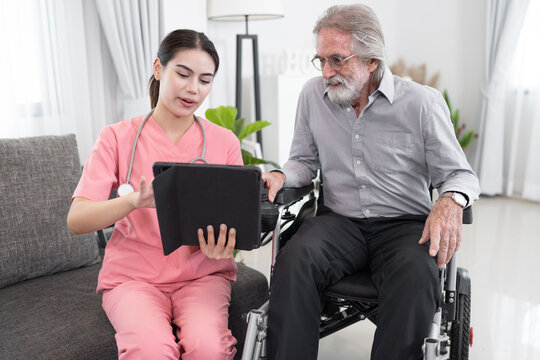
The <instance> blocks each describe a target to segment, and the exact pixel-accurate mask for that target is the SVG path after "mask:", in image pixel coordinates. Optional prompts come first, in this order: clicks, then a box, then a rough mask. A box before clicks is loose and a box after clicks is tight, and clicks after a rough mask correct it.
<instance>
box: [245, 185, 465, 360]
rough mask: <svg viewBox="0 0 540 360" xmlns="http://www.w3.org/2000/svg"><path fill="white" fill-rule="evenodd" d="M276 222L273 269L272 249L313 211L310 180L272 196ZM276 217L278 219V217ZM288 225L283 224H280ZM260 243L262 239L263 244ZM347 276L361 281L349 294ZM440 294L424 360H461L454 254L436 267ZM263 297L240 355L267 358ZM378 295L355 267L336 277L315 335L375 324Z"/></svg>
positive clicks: (460, 274) (459, 273)
mask: <svg viewBox="0 0 540 360" xmlns="http://www.w3.org/2000/svg"><path fill="white" fill-rule="evenodd" d="M306 196H308V199H307V201H305V203H304V204H303V206H302V207H301V209H300V210H299V211H298V214H297V215H293V214H291V213H290V211H289V209H290V207H291V206H292V205H294V204H296V203H297V202H299V201H301V200H302V199H304V198H305V197H306ZM275 203H276V204H277V205H278V207H277V208H278V213H279V217H278V221H277V224H276V228H275V229H274V231H273V232H272V238H271V240H272V262H271V274H272V273H273V269H274V264H275V260H276V256H277V252H278V251H279V249H280V245H281V244H280V243H281V241H282V240H283V239H285V240H288V238H290V236H292V234H291V233H292V232H295V231H296V229H297V228H298V227H299V226H300V223H301V221H303V219H304V218H306V217H309V216H314V215H315V211H316V197H315V193H314V186H313V184H311V185H309V186H305V187H302V188H287V189H282V190H281V191H280V192H279V193H278V195H277V196H276V200H275ZM280 220H282V221H280ZM471 223H472V209H471V208H470V207H469V208H466V209H464V214H463V224H471ZM287 225H289V226H288V227H286V228H285V226H287ZM264 243H266V242H264V241H263V244H264ZM347 281H352V282H355V281H356V282H358V281H360V282H362V283H365V284H367V285H368V286H366V292H365V294H364V293H363V294H362V295H361V296H359V295H356V296H351V295H350V294H346V292H344V291H342V289H343V288H347ZM440 283H441V290H442V293H441V298H440V304H439V307H438V309H437V311H436V313H435V315H434V316H433V321H432V324H431V326H430V329H429V333H428V334H427V337H426V338H425V339H424V345H423V346H422V349H423V353H424V360H444V359H450V360H467V359H468V358H469V346H470V345H472V328H471V327H470V299H471V281H470V277H469V273H468V271H467V270H466V269H463V268H458V267H457V253H456V254H454V256H453V257H452V259H451V260H450V262H449V263H448V264H447V265H446V266H445V267H444V268H443V269H441V271H440ZM268 305H269V304H268V301H267V302H266V303H265V304H263V305H262V306H261V307H260V308H258V309H254V310H252V311H250V312H249V314H248V316H247V331H246V338H245V342H244V348H243V353H242V360H262V359H266V358H267V348H266V339H267V323H268ZM377 308H378V300H377V293H376V289H375V286H374V285H373V283H372V282H371V278H370V276H369V273H368V272H367V271H366V272H359V273H356V274H353V275H350V276H348V277H346V278H345V279H343V280H340V281H339V282H338V283H337V284H334V285H331V286H329V287H328V288H327V289H326V290H325V294H324V298H323V311H322V313H321V325H320V329H319V334H320V338H323V337H325V336H328V335H330V334H333V333H335V332H337V331H339V330H341V329H343V328H345V327H347V326H349V325H352V324H354V323H356V322H358V321H360V320H365V319H366V318H367V319H370V320H371V321H372V322H373V323H374V324H376V323H377Z"/></svg>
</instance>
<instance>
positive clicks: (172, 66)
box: [154, 49, 216, 117]
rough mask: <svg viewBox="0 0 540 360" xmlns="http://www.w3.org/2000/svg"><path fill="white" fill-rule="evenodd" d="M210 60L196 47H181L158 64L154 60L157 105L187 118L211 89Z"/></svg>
mask: <svg viewBox="0 0 540 360" xmlns="http://www.w3.org/2000/svg"><path fill="white" fill-rule="evenodd" d="M215 67H216V66H215V64H214V60H213V59H212V57H211V56H210V55H208V53H206V52H205V51H202V50H199V49H181V50H179V51H178V52H177V53H176V56H175V57H174V58H172V59H171V60H169V62H168V63H167V66H162V65H161V62H160V60H159V58H157V59H156V60H155V61H154V76H155V77H156V79H158V80H159V98H158V104H157V106H158V107H159V106H164V107H166V108H167V109H168V110H169V111H170V112H171V113H173V114H174V115H175V116H177V117H188V116H191V115H193V113H194V112H195V110H197V109H198V108H199V106H201V104H202V103H203V101H204V99H206V97H207V96H208V93H209V92H210V90H211V89H212V82H213V80H214V72H215Z"/></svg>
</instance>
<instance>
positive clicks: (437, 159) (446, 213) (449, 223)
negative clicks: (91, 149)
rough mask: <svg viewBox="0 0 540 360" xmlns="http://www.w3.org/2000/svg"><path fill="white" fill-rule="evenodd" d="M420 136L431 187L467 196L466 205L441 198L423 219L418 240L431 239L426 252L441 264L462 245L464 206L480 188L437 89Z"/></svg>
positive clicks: (474, 198) (439, 190)
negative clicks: (424, 220) (422, 138)
mask: <svg viewBox="0 0 540 360" xmlns="http://www.w3.org/2000/svg"><path fill="white" fill-rule="evenodd" d="M423 135H424V141H425V147H426V161H427V164H428V170H429V174H430V176H431V179H432V183H433V186H434V187H435V188H436V189H437V190H438V192H439V194H443V193H446V192H458V193H461V194H462V195H463V196H464V197H465V199H466V204H463V203H462V204H458V203H457V202H456V201H454V200H453V199H452V198H448V197H442V198H441V197H440V198H439V199H438V200H437V201H436V202H435V204H434V205H433V207H432V209H431V212H430V213H429V216H428V218H427V220H426V225H425V227H424V231H423V233H422V237H421V238H420V243H421V244H424V243H426V242H427V241H428V240H430V248H429V253H430V255H431V256H435V255H437V254H438V258H437V264H438V266H439V267H443V266H444V265H445V264H447V263H448V262H449V261H450V259H451V258H452V255H453V254H454V253H455V252H456V251H457V250H458V249H459V246H460V244H461V232H462V218H463V205H464V206H469V205H471V204H472V203H473V202H474V201H475V200H476V199H478V195H479V192H480V188H479V183H478V178H477V176H476V174H475V173H474V172H473V170H472V169H471V167H470V165H469V163H468V161H467V158H466V157H465V154H464V153H463V150H462V149H461V146H460V145H459V142H458V141H457V139H456V136H455V133H454V129H453V126H452V122H451V120H450V113H449V111H448V107H447V106H446V103H445V102H444V99H443V97H442V95H441V94H440V93H439V92H436V93H435V99H433V101H432V104H431V108H430V109H429V112H428V113H427V116H426V118H425V119H424V122H423Z"/></svg>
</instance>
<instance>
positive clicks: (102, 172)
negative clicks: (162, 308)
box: [73, 116, 242, 292]
mask: <svg viewBox="0 0 540 360" xmlns="http://www.w3.org/2000/svg"><path fill="white" fill-rule="evenodd" d="M143 119H144V116H140V117H136V118H133V119H131V120H126V121H122V122H119V123H116V124H113V125H109V126H107V127H105V128H104V129H103V130H102V131H101V133H100V135H99V138H98V140H97V141H96V143H95V145H94V148H93V149H92V152H91V153H90V155H89V157H88V160H87V161H86V164H85V166H84V170H83V174H82V176H81V179H80V180H79V184H78V185H77V188H76V189H75V192H74V194H73V197H74V198H75V197H83V198H86V199H89V200H94V201H104V200H107V199H108V198H109V195H110V192H111V189H113V188H117V187H118V186H119V185H120V184H123V183H125V182H126V177H127V173H128V168H129V159H130V156H131V149H132V146H133V141H134V140H135V135H136V134H137V130H138V128H139V125H140V124H141V122H142V120H143ZM199 119H200V120H201V123H202V125H203V126H204V129H205V130H206V139H207V143H206V154H205V157H206V159H207V160H208V161H209V162H210V163H211V164H222V165H223V164H226V165H242V154H241V151H240V143H239V141H238V139H237V138H236V136H235V135H234V134H233V132H231V131H230V130H227V129H224V128H222V127H220V126H218V125H215V124H213V123H212V122H210V121H208V120H206V119H203V118H199ZM202 146H203V134H202V131H201V128H200V127H199V125H198V124H197V122H194V123H193V125H192V126H191V127H190V128H189V129H188V130H187V131H186V133H185V134H184V136H182V138H181V139H180V141H179V142H178V144H176V145H175V144H174V143H173V142H172V141H171V140H170V139H169V137H168V136H167V134H166V133H165V131H164V130H163V129H162V128H161V127H160V126H159V125H158V124H157V123H156V122H155V120H154V119H153V117H152V116H150V118H149V119H148V121H147V122H146V124H145V125H144V127H143V130H142V132H141V135H140V137H139V141H138V143H137V149H136V151H135V158H134V160H133V170H132V173H131V180H130V183H131V185H133V187H134V188H135V191H138V189H139V180H140V178H141V176H143V175H144V177H145V178H146V181H147V183H149V182H150V180H151V179H153V178H154V175H153V172H152V165H153V164H154V162H156V161H166V162H190V161H191V160H192V159H193V158H195V157H198V156H200V155H201V152H202ZM186 191H189V189H186ZM209 274H218V275H220V276H223V277H224V278H227V279H230V280H236V264H235V262H234V259H232V258H231V259H226V260H214V259H209V258H207V257H206V255H204V254H203V253H201V251H200V249H199V247H198V246H181V247H180V248H178V249H177V250H176V251H175V252H173V253H172V254H170V255H168V256H164V255H163V247H162V245H161V238H160V234H159V226H158V221H157V214H156V209H149V208H143V209H136V210H134V211H132V212H131V213H129V214H128V215H127V216H126V217H125V218H123V219H122V220H120V221H118V222H117V223H116V224H115V227H114V232H113V234H112V237H111V239H110V240H109V242H108V243H107V247H106V249H105V257H104V259H103V264H102V267H101V271H100V273H99V278H98V286H97V292H99V291H102V290H104V289H112V288H114V287H116V286H117V285H120V284H122V283H125V282H127V281H131V280H136V281H143V282H146V283H149V284H153V285H155V286H156V287H158V288H159V289H160V290H162V291H165V292H170V291H173V290H175V289H178V288H180V287H182V286H183V284H184V283H185V282H189V281H191V280H194V279H198V278H201V277H203V276H206V275H209Z"/></svg>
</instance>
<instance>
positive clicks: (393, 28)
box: [164, 0, 486, 128]
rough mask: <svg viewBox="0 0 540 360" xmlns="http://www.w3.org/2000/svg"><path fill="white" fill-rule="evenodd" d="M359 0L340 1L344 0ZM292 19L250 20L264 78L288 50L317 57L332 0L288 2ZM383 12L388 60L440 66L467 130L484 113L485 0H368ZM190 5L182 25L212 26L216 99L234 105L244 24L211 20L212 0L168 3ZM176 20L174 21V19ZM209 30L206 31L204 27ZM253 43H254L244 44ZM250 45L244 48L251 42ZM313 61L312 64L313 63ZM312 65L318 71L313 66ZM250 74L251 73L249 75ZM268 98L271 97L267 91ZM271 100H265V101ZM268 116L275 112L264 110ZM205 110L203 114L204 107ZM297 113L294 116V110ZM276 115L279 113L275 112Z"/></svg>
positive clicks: (167, 2)
mask: <svg viewBox="0 0 540 360" xmlns="http://www.w3.org/2000/svg"><path fill="white" fill-rule="evenodd" d="M355 2H358V1H347V0H341V1H340V3H355ZM283 3H284V13H285V17H284V18H281V19H277V20H264V21H254V22H250V25H249V32H250V33H253V34H257V35H258V37H259V55H260V68H261V70H260V71H261V75H262V76H263V77H265V76H269V75H272V74H275V73H276V72H279V71H280V68H281V69H283V67H284V66H285V64H284V63H283V60H284V52H285V51H289V52H295V51H296V52H297V53H299V54H308V55H313V54H314V53H315V47H314V37H313V34H312V29H313V25H314V23H315V21H316V19H317V18H318V17H319V16H320V15H321V14H322V13H323V12H324V10H325V9H326V8H327V7H329V6H331V5H334V4H335V3H336V2H335V1H332V0H295V1H286V0H284V1H283ZM363 3H365V4H366V5H368V6H370V7H371V8H373V10H374V11H375V12H376V13H377V15H378V17H379V19H380V21H381V23H382V26H383V30H384V33H385V37H386V45H387V60H388V63H389V64H392V63H393V62H394V61H396V60H397V59H398V58H400V57H401V58H403V59H404V60H405V61H406V63H408V64H416V65H420V64H422V63H426V64H427V71H428V76H429V75H431V74H433V73H435V72H437V71H440V74H441V77H440V80H439V88H440V89H441V90H442V89H448V91H449V93H450V96H451V99H452V102H453V104H454V106H455V107H457V108H459V109H460V112H461V119H462V121H464V122H465V123H467V126H468V128H476V124H477V119H478V116H479V112H480V110H479V109H480V101H481V99H480V89H481V86H482V81H483V76H484V66H483V64H484V33H485V8H486V1H485V0H478V1H468V0H453V1H442V0H408V1H406V2H405V1H399V0H384V1H381V0H379V1H376V0H365V1H363ZM171 6H175V7H176V8H177V9H181V8H187V9H190V10H189V11H190V12H191V14H189V15H187V16H184V15H183V14H182V16H180V15H179V17H178V19H179V21H177V22H176V23H178V24H179V26H178V27H189V26H191V27H197V28H199V29H205V30H206V32H207V34H208V36H209V37H210V39H212V41H214V43H215V45H216V48H217V49H218V52H219V54H220V57H221V67H220V70H219V73H218V75H217V77H216V79H215V82H214V89H213V90H212V95H211V96H212V97H211V99H209V105H210V106H212V107H214V106H219V105H234V102H235V98H234V96H235V89H234V87H235V84H234V79H235V61H236V60H235V56H236V34H241V33H244V31H245V28H244V24H243V23H241V22H230V23H229V22H215V21H207V20H206V17H205V15H204V12H205V11H206V4H205V1H202V0H199V1H195V2H189V3H188V2H187V1H185V0H181V1H178V0H176V1H173V0H164V13H165V15H166V16H168V17H169V18H171V17H173V16H172V14H170V12H169V11H168V8H170V7H171ZM169 23H170V22H169ZM205 30H203V31H205ZM245 44H246V45H248V43H247V42H246V43H245ZM246 45H245V46H246ZM249 51H251V50H250V47H249V46H248V47H247V48H246V47H245V48H244V53H246V52H247V53H248V54H246V57H245V58H244V71H245V72H246V73H249V71H251V70H250V66H251V62H250V61H251V60H250V58H249V57H248V56H249ZM308 66H311V65H310V64H309V65H308ZM310 71H311V70H310ZM248 75H249V74H248ZM261 91H262V95H263V97H265V95H266V96H268V93H266V94H265V93H264V91H265V88H263V89H262V90H261ZM263 105H264V104H263ZM262 112H263V116H262V117H263V120H268V121H270V122H272V119H271V118H265V114H271V112H267V111H265V109H264V107H263V108H262ZM200 113H202V112H200ZM293 115H294V114H293ZM271 116H273V115H271Z"/></svg>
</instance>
